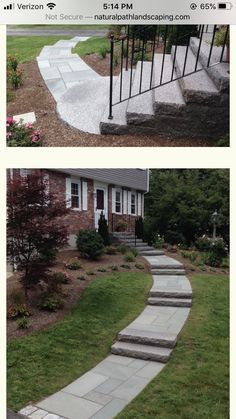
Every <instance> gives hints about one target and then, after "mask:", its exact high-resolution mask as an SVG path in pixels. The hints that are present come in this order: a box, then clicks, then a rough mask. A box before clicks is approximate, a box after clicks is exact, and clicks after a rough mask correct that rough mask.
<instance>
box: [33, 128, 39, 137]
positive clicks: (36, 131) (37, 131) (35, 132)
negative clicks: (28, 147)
mask: <svg viewBox="0 0 236 419" xmlns="http://www.w3.org/2000/svg"><path fill="white" fill-rule="evenodd" d="M32 134H33V135H38V136H39V135H40V131H39V130H38V129H36V130H34V131H33V133H32Z"/></svg>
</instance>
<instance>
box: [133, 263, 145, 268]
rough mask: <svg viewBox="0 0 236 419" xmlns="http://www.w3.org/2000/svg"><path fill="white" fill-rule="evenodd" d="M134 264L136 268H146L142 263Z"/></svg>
mask: <svg viewBox="0 0 236 419" xmlns="http://www.w3.org/2000/svg"><path fill="white" fill-rule="evenodd" d="M134 266H135V268H136V269H144V265H142V263H135V265H134Z"/></svg>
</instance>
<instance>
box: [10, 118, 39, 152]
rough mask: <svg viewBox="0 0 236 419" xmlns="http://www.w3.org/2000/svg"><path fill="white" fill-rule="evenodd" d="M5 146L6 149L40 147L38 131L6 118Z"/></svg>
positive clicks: (30, 126)
mask: <svg viewBox="0 0 236 419" xmlns="http://www.w3.org/2000/svg"><path fill="white" fill-rule="evenodd" d="M6 127H7V134H6V136H7V146H8V147H40V146H41V145H42V140H41V139H40V131H39V130H35V129H34V127H33V125H32V124H26V125H21V124H20V123H17V122H16V121H15V120H14V119H13V118H12V117H11V116H8V117H7V121H6Z"/></svg>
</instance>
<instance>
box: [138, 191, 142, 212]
mask: <svg viewBox="0 0 236 419" xmlns="http://www.w3.org/2000/svg"><path fill="white" fill-rule="evenodd" d="M138 215H140V216H141V215H142V195H141V193H138Z"/></svg>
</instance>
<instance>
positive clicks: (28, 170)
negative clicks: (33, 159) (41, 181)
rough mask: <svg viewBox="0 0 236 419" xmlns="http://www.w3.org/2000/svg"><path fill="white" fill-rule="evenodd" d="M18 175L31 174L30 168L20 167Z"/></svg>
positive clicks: (25, 175)
mask: <svg viewBox="0 0 236 419" xmlns="http://www.w3.org/2000/svg"><path fill="white" fill-rule="evenodd" d="M20 175H21V176H22V177H27V176H30V175H31V170H30V169H20Z"/></svg>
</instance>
